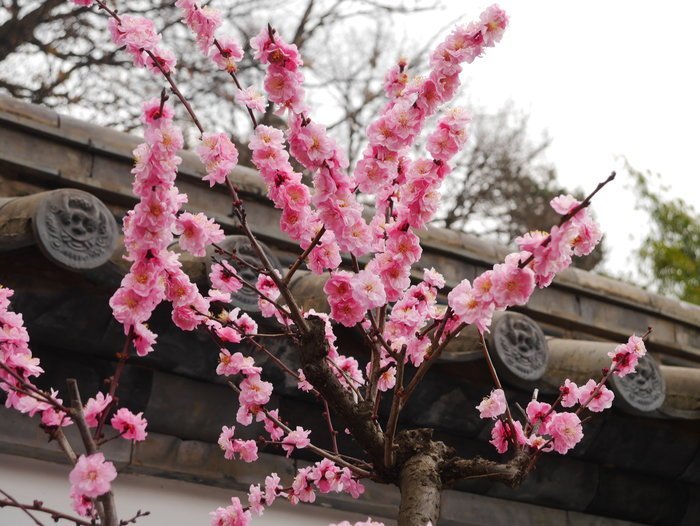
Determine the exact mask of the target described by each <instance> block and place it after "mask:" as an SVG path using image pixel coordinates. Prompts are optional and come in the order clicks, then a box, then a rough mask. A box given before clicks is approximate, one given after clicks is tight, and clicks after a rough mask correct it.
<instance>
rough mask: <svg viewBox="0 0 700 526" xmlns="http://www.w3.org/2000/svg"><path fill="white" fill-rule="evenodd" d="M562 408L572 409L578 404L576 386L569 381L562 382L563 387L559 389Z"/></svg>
mask: <svg viewBox="0 0 700 526" xmlns="http://www.w3.org/2000/svg"><path fill="white" fill-rule="evenodd" d="M559 391H560V393H561V405H562V407H573V406H574V405H576V404H577V403H578V386H577V385H576V384H575V383H574V382H572V381H571V380H569V379H568V378H567V379H566V380H564V385H563V386H561V387H560V388H559Z"/></svg>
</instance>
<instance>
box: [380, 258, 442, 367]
mask: <svg viewBox="0 0 700 526" xmlns="http://www.w3.org/2000/svg"><path fill="white" fill-rule="evenodd" d="M444 286H445V279H444V278H443V277H442V274H440V273H439V272H437V271H435V270H434V269H424V271H423V281H422V282H420V283H418V284H416V285H412V286H410V287H409V288H408V289H406V291H405V293H404V294H403V295H402V296H401V298H399V299H398V301H396V303H394V305H393V308H392V309H391V314H390V315H389V318H388V321H387V323H386V326H385V328H384V337H385V338H386V340H387V341H389V342H391V346H392V347H393V349H394V350H395V351H399V350H400V349H401V347H403V346H404V345H405V346H406V359H407V361H410V362H411V363H412V364H413V365H414V366H416V367H417V366H419V365H420V364H421V363H423V360H424V359H425V353H426V351H427V349H428V347H429V346H430V339H429V338H424V337H421V336H419V332H420V330H421V329H422V328H423V327H424V326H425V325H426V324H427V323H429V322H430V320H433V319H436V318H438V317H440V316H441V314H440V312H439V310H438V308H437V294H438V290H439V289H441V288H442V287H444ZM384 358H385V359H386V358H387V357H386V356H385V357H384Z"/></svg>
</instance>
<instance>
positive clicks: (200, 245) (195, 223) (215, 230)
mask: <svg viewBox="0 0 700 526" xmlns="http://www.w3.org/2000/svg"><path fill="white" fill-rule="evenodd" d="M173 232H174V233H175V234H179V235H180V239H179V243H180V247H181V248H182V249H183V250H187V251H188V252H189V253H191V254H192V255H193V256H199V257H202V256H204V255H205V253H206V248H207V246H208V245H211V244H212V243H218V242H220V241H221V240H223V239H224V231H223V230H221V227H220V226H219V225H217V224H216V223H215V222H214V220H213V219H209V218H208V217H207V216H205V215H204V214H203V213H201V212H199V213H198V214H191V213H189V212H183V213H182V214H180V215H179V216H178V218H177V222H176V223H175V225H174V226H173Z"/></svg>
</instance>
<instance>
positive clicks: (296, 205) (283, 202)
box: [248, 125, 341, 273]
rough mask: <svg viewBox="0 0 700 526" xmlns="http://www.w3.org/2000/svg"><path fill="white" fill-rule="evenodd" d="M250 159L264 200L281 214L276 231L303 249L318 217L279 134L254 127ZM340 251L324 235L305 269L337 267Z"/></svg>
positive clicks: (314, 231) (331, 236)
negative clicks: (261, 184)
mask: <svg viewBox="0 0 700 526" xmlns="http://www.w3.org/2000/svg"><path fill="white" fill-rule="evenodd" d="M248 147H249V148H250V150H251V152H252V159H253V163H254V164H255V166H256V167H257V168H258V170H259V172H260V175H261V177H262V178H263V180H264V181H265V183H267V187H268V196H269V197H270V199H271V200H272V202H273V203H274V204H275V207H276V208H279V209H280V210H282V218H281V219H280V229H281V230H282V232H285V233H286V234H287V235H288V236H289V237H290V238H291V239H293V240H295V241H297V242H299V244H300V245H301V246H302V248H307V247H308V246H309V245H310V244H311V241H312V240H313V239H314V237H316V235H317V234H318V232H319V230H320V229H321V226H322V224H321V220H320V219H319V217H318V213H317V212H316V211H315V210H313V209H312V207H311V194H310V192H309V188H308V187H307V186H306V185H305V184H303V183H302V181H301V174H300V173H298V172H295V171H294V169H293V168H292V165H291V164H290V162H289V154H288V153H287V151H286V150H285V149H284V136H283V135H282V132H281V131H279V130H277V129H275V128H271V127H269V126H263V125H261V126H258V127H257V128H256V129H255V133H254V135H253V138H252V139H251V140H250V143H249V144H248ZM340 261H341V260H340V249H339V247H338V244H337V243H336V242H335V236H334V234H333V232H330V231H328V232H325V233H324V234H323V236H322V237H321V240H320V242H319V244H318V245H317V246H316V247H315V248H314V249H313V250H312V253H311V254H310V255H309V261H308V265H309V267H310V268H311V269H312V270H314V271H315V272H318V273H321V272H323V270H324V269H333V268H336V267H337V266H338V265H340Z"/></svg>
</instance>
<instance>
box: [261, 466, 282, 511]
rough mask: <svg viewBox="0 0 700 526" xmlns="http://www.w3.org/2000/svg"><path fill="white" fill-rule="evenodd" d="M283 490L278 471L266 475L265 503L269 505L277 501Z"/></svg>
mask: <svg viewBox="0 0 700 526" xmlns="http://www.w3.org/2000/svg"><path fill="white" fill-rule="evenodd" d="M281 490H282V486H281V485H280V478H279V477H278V476H277V473H271V474H270V475H268V476H267V477H265V503H266V504H267V505H268V506H271V505H272V503H273V502H275V499H276V498H277V496H278V495H279V493H280V491H281Z"/></svg>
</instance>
